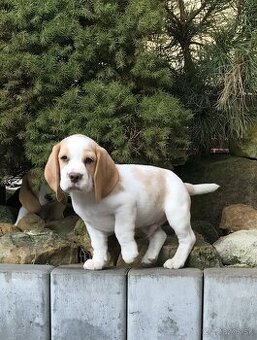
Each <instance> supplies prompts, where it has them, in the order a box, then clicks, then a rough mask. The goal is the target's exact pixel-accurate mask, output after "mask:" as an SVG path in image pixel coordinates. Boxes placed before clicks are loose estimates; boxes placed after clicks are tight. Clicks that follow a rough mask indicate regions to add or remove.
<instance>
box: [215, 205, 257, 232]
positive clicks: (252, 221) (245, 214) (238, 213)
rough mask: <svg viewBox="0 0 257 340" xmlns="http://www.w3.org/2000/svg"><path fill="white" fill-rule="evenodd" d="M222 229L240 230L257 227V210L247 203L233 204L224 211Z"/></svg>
mask: <svg viewBox="0 0 257 340" xmlns="http://www.w3.org/2000/svg"><path fill="white" fill-rule="evenodd" d="M220 228H221V229H227V230H229V231H238V230H242V229H247V230H248V229H257V210H256V209H254V208H253V207H251V206H249V205H246V204H233V205H230V206H228V207H225V208H224V209H223V211H222V216H221V222H220Z"/></svg>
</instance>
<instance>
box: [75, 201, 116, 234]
mask: <svg viewBox="0 0 257 340" xmlns="http://www.w3.org/2000/svg"><path fill="white" fill-rule="evenodd" d="M73 208H74V210H75V212H76V213H77V214H78V215H79V217H81V218H82V220H83V221H84V222H85V223H86V224H88V225H90V226H92V227H94V228H96V229H99V230H103V231H106V232H113V231H114V224H115V216H114V213H111V212H110V210H109V209H108V208H106V207H104V206H102V205H90V204H83V203H82V204H81V203H78V204H76V203H75V202H74V203H73Z"/></svg>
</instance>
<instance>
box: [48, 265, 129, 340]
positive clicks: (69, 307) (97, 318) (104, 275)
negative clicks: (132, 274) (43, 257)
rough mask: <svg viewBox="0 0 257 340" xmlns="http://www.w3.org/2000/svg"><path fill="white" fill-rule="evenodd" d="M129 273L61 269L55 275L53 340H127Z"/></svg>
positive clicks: (114, 270) (120, 270)
mask: <svg viewBox="0 0 257 340" xmlns="http://www.w3.org/2000/svg"><path fill="white" fill-rule="evenodd" d="M126 274H127V270H126V269H118V268H115V269H106V270H100V271H90V270H85V269H83V268H82V265H69V266H60V267H58V268H56V269H54V270H53V271H52V273H51V311H52V339H53V340H64V339H65V340H67V339H69V340H114V339H117V340H122V339H126V289H127V283H126V281H127V276H126Z"/></svg>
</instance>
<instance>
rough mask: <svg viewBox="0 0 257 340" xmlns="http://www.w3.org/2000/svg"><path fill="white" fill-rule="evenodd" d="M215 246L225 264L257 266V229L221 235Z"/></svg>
mask: <svg viewBox="0 0 257 340" xmlns="http://www.w3.org/2000/svg"><path fill="white" fill-rule="evenodd" d="M213 246H214V247H215V248H216V250H217V252H218V253H219V255H220V257H221V261H222V263H223V264H224V265H236V264H244V265H246V266H250V267H255V266H257V230H239V231H235V232H234V233H232V234H229V235H227V236H224V237H221V238H220V239H219V240H218V241H216V242H215V243H214V244H213Z"/></svg>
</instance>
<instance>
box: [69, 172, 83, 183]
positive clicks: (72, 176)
mask: <svg viewBox="0 0 257 340" xmlns="http://www.w3.org/2000/svg"><path fill="white" fill-rule="evenodd" d="M82 177H83V175H82V174H80V173H78V172H71V173H70V174H69V178H70V180H71V182H72V183H77V182H78V181H80V180H81V178H82Z"/></svg>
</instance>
